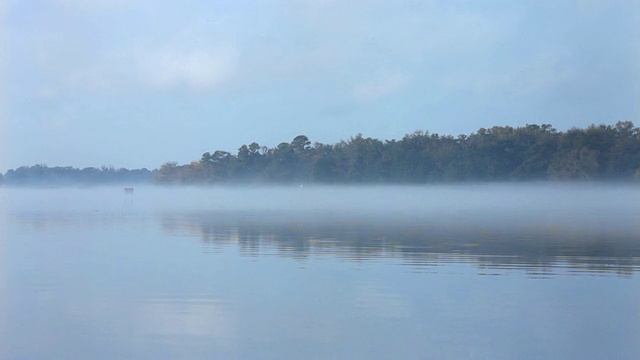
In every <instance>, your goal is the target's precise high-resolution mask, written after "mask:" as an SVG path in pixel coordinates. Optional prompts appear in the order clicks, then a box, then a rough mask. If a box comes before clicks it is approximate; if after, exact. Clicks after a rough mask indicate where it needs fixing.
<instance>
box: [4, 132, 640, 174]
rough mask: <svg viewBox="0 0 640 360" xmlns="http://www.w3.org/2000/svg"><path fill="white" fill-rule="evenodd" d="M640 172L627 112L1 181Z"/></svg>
mask: <svg viewBox="0 0 640 360" xmlns="http://www.w3.org/2000/svg"><path fill="white" fill-rule="evenodd" d="M634 179H635V180H640V129H639V128H637V127H634V124H633V123H632V122H630V121H624V122H618V123H616V124H615V125H604V124H602V125H591V126H589V127H588V128H586V129H578V128H573V129H570V130H568V131H566V132H562V131H557V130H556V129H554V128H553V127H552V126H551V125H548V124H543V125H526V126H524V127H515V128H514V127H511V126H494V127H492V128H490V129H485V128H481V129H479V130H478V131H477V132H475V133H471V134H469V135H459V136H457V137H454V136H451V135H439V134H431V133H429V132H427V131H416V132H414V133H412V134H408V135H405V136H404V137H403V138H402V139H400V140H384V141H382V140H378V139H373V138H370V137H364V136H362V135H361V134H358V135H356V136H355V137H351V138H350V139H349V140H347V141H340V142H339V143H337V144H322V143H318V142H316V143H313V144H312V143H311V141H310V140H309V138H308V137H307V136H305V135H299V136H296V137H295V138H294V139H293V140H292V141H291V142H289V143H287V142H283V143H281V144H279V145H278V146H276V147H275V148H268V147H266V146H260V145H259V144H257V143H255V142H254V143H251V144H249V145H242V146H241V147H240V148H239V149H238V152H237V154H232V153H229V152H226V151H222V150H217V151H214V152H213V153H210V152H206V153H204V154H203V155H202V157H201V158H200V160H198V161H193V162H191V163H190V164H185V165H179V164H177V163H175V162H167V163H165V164H163V165H162V166H161V167H160V169H157V170H153V171H150V170H147V169H134V170H128V169H115V168H113V167H112V166H109V167H107V166H102V167H100V168H94V167H89V168H84V169H78V168H73V167H47V166H46V165H34V166H22V167H19V168H17V169H15V170H13V169H12V170H8V171H7V172H6V173H5V174H4V175H2V174H0V184H2V183H4V184H8V185H50V184H109V183H144V182H147V183H151V182H154V183H157V184H214V183H307V182H314V183H427V182H452V181H526V180H634Z"/></svg>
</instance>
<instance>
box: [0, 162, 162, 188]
mask: <svg viewBox="0 0 640 360" xmlns="http://www.w3.org/2000/svg"><path fill="white" fill-rule="evenodd" d="M154 172H155V170H153V171H150V170H147V169H145V168H142V169H132V170H129V169H125V168H120V169H116V168H114V167H113V166H104V165H103V166H102V167H100V168H95V167H86V168H83V169H79V168H74V167H71V166H64V167H62V166H55V167H49V166H47V165H45V164H38V165H33V166H21V167H19V168H17V169H10V170H8V171H7V172H6V173H5V174H4V175H3V174H0V184H2V183H4V184H7V185H69V184H114V183H126V184H130V183H145V182H146V183H150V182H152V180H153V174H154Z"/></svg>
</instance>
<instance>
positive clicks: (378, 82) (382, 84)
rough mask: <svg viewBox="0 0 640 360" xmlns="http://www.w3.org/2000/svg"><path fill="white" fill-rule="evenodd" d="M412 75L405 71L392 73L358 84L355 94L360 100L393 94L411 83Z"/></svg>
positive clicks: (354, 90)
mask: <svg viewBox="0 0 640 360" xmlns="http://www.w3.org/2000/svg"><path fill="white" fill-rule="evenodd" d="M410 79H411V77H410V76H409V75H407V74H404V73H392V74H388V75H383V76H381V77H378V78H376V79H372V80H370V81H366V82H364V83H361V84H358V85H356V86H355V88H354V89H353V96H354V98H355V99H356V100H358V101H370V100H374V99H378V98H381V97H384V96H386V95H389V94H393V93H395V92H397V91H399V90H401V89H402V88H403V87H404V86H406V85H407V84H408V83H409V80H410Z"/></svg>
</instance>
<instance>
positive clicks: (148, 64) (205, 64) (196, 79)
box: [135, 48, 237, 90]
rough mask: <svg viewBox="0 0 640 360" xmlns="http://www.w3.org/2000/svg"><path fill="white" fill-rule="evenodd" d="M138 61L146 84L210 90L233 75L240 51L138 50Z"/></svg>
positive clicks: (142, 78)
mask: <svg viewBox="0 0 640 360" xmlns="http://www.w3.org/2000/svg"><path fill="white" fill-rule="evenodd" d="M135 61H136V67H137V72H138V78H139V80H141V81H142V83H143V84H146V85H150V86H154V87H158V88H162V89H167V88H172V87H185V88H189V89H194V90H207V89H212V88H215V87H216V86H219V85H221V84H223V83H224V82H225V81H227V80H229V79H230V78H231V77H232V76H233V74H234V73H235V71H236V68H237V66H236V65H237V53H236V51H235V50H234V49H233V48H219V49H215V50H207V49H193V50H189V51H176V50H161V51H150V52H144V53H138V54H137V55H136V59H135Z"/></svg>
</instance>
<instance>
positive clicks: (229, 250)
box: [0, 184, 640, 359]
mask: <svg viewBox="0 0 640 360" xmlns="http://www.w3.org/2000/svg"><path fill="white" fill-rule="evenodd" d="M0 208H1V209H2V214H1V215H2V216H0V225H1V226H2V227H1V229H2V232H1V234H2V237H1V238H0V241H1V242H0V294H1V295H0V320H1V323H0V358H3V359H51V358H92V359H113V358H118V359H140V358H149V359H176V358H207V359H209V358H222V359H235V358H238V359H255V358H260V359H282V358H294V359H299V358H305V359H308V358H318V359H326V358H382V359H399V358H403V359H461V358H466V359H514V358H518V359H548V358H571V359H605V358H619V359H632V358H640V343H639V342H638V341H637V339H640V307H639V305H640V283H639V281H638V269H639V268H640V221H638V220H640V219H639V217H640V188H639V187H637V186H630V185H593V184H582V185H580V186H570V185H567V184H559V185H558V184H533V185H532V184H524V185H522V184H521V185H475V186H470V185H457V186H444V185H443V186H424V187H367V188H355V187H354V188H339V187H309V186H305V187H304V188H300V187H278V188H156V187H146V188H145V187H143V188H136V189H135V192H134V193H133V194H125V193H124V192H123V189H122V188H108V187H105V188H84V189H74V188H60V189H11V188H9V189H7V188H4V189H0Z"/></svg>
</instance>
